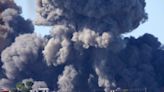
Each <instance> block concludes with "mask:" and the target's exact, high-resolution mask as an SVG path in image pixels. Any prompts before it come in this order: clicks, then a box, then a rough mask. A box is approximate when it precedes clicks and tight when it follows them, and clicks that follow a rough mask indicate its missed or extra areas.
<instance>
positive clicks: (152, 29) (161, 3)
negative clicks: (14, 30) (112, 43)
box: [15, 0, 164, 43]
mask: <svg viewBox="0 0 164 92" xmlns="http://www.w3.org/2000/svg"><path fill="white" fill-rule="evenodd" d="M15 1H16V3H17V4H18V5H19V6H21V7H22V10H23V13H22V15H23V16H24V17H25V18H26V19H27V18H30V19H32V20H33V19H35V0H15ZM146 3H147V6H146V12H147V13H148V16H149V19H148V21H147V22H146V23H144V24H142V25H140V26H139V27H138V28H137V29H136V30H134V31H133V32H131V33H128V34H126V36H131V35H132V36H135V37H138V36H141V35H143V34H144V33H151V34H153V35H155V36H156V37H158V38H159V40H160V41H161V42H162V43H164V0H146ZM49 30H50V27H44V26H35V31H36V32H37V33H39V34H41V35H45V34H48V32H49Z"/></svg>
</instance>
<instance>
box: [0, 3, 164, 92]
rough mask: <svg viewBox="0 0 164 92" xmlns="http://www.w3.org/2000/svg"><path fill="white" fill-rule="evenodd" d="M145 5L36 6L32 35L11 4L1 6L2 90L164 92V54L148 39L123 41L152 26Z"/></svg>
mask: <svg viewBox="0 0 164 92" xmlns="http://www.w3.org/2000/svg"><path fill="white" fill-rule="evenodd" d="M145 6H146V3H145V0H37V10H36V12H37V18H36V20H35V23H36V24H37V25H46V26H53V27H52V29H51V31H50V34H49V35H47V36H45V37H41V36H38V35H37V34H35V33H33V25H32V23H31V21H30V20H25V19H24V18H23V17H21V16H20V14H21V8H20V7H18V6H17V5H16V4H15V3H14V2H13V1H12V0H1V1H0V53H1V61H0V66H1V68H0V87H9V88H10V87H13V86H14V85H15V84H16V83H17V82H20V81H22V82H25V81H27V80H31V81H33V82H34V85H33V88H38V87H48V88H50V90H54V91H57V92H79V91H80V92H100V91H101V92H109V91H111V90H115V89H120V90H123V89H131V90H133V89H144V88H146V89H147V90H148V92H160V89H161V88H162V87H163V86H164V72H163V65H164V62H163V61H164V58H163V57H164V51H163V50H164V49H163V47H162V45H161V43H160V42H159V41H158V38H156V37H155V36H153V35H151V34H148V33H146V34H144V35H143V36H140V37H138V38H134V37H122V34H123V33H127V32H130V31H133V30H134V29H135V28H137V27H138V26H139V25H140V24H141V23H144V22H145V21H146V20H147V13H146V12H145Z"/></svg>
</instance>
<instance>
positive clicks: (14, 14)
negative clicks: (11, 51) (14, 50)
mask: <svg viewBox="0 0 164 92" xmlns="http://www.w3.org/2000/svg"><path fill="white" fill-rule="evenodd" d="M20 14H21V8H20V7H18V6H17V5H16V4H15V3H14V1H13V0H1V1H0V43H1V46H0V52H1V51H2V50H3V49H4V48H5V47H6V46H9V45H10V44H11V43H12V42H13V41H14V39H15V37H16V36H18V35H19V34H24V33H32V32H33V30H34V27H33V25H32V23H31V21H30V20H25V19H24V18H23V17H21V16H20Z"/></svg>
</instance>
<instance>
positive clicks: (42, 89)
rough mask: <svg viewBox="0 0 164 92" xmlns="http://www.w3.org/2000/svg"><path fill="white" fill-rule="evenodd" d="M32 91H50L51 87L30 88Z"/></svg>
mask: <svg viewBox="0 0 164 92" xmlns="http://www.w3.org/2000/svg"><path fill="white" fill-rule="evenodd" d="M30 92H49V88H36V89H32V90H30Z"/></svg>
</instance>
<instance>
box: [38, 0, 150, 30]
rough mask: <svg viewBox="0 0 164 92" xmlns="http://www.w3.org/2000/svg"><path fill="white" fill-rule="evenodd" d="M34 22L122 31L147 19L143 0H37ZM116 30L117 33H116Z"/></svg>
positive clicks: (135, 26) (131, 28)
mask: <svg viewBox="0 0 164 92" xmlns="http://www.w3.org/2000/svg"><path fill="white" fill-rule="evenodd" d="M37 5H38V8H37V13H38V16H37V20H36V24H43V25H44V24H46V25H54V24H67V23H68V24H73V25H74V26H75V27H76V31H79V30H81V28H82V29H83V28H85V27H86V28H90V29H92V30H95V31H98V32H104V31H110V32H113V31H114V33H125V32H129V31H131V30H133V29H135V28H137V27H138V26H139V24H140V22H141V21H143V22H144V21H145V20H146V19H147V14H146V13H145V11H144V7H145V5H146V4H145V1H144V0H126V1H123V0H101V1H97V0H37ZM116 30H117V32H116Z"/></svg>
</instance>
